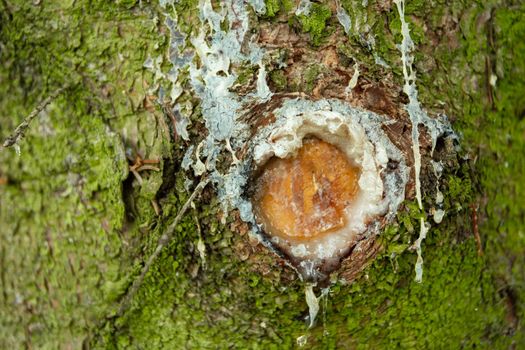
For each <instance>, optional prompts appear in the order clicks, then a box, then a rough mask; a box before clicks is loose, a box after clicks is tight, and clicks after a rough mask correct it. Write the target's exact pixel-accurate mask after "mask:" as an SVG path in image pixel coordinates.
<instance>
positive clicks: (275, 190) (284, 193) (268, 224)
mask: <svg viewBox="0 0 525 350" xmlns="http://www.w3.org/2000/svg"><path fill="white" fill-rule="evenodd" d="M358 179H359V168H358V167H356V166H354V165H353V164H351V162H350V161H349V160H348V158H347V157H346V155H345V154H344V153H343V152H342V151H341V150H339V149H338V148H337V147H335V146H334V145H331V144H329V143H327V142H324V141H322V140H319V139H317V138H308V139H305V140H303V146H302V147H301V149H299V150H298V152H297V154H296V155H295V156H294V157H291V158H286V159H281V158H277V157H274V158H272V159H270V160H269V161H268V162H267V163H266V164H265V166H264V169H263V170H262V173H261V175H260V176H259V177H258V179H257V186H256V192H255V195H254V197H253V199H254V207H255V213H256V215H257V218H258V220H259V223H261V224H262V225H263V228H264V229H265V231H266V232H267V233H268V234H270V235H272V236H274V235H277V236H280V237H283V238H291V239H296V240H304V239H311V238H313V237H316V236H319V235H322V234H324V233H327V232H330V231H333V230H337V229H340V228H342V227H344V226H345V225H346V223H347V217H346V213H345V208H346V207H347V206H348V205H349V204H350V203H351V202H352V199H353V198H354V196H355V194H356V192H357V189H358V183H357V182H358Z"/></svg>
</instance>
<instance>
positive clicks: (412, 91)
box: [394, 0, 428, 282]
mask: <svg viewBox="0 0 525 350" xmlns="http://www.w3.org/2000/svg"><path fill="white" fill-rule="evenodd" d="M394 2H395V4H396V6H397V11H398V13H399V17H400V20H401V34H402V35H403V40H402V42H401V45H399V51H400V52H401V61H402V64H403V76H404V78H405V85H404V86H403V91H404V92H405V93H406V94H407V96H408V101H409V102H408V104H407V105H406V106H405V108H406V111H407V112H408V114H409V116H410V121H411V122H412V151H413V153H414V173H415V180H416V200H417V204H418V206H419V209H421V210H423V203H422V200H421V182H420V179H419V175H420V171H421V154H420V151H419V130H418V127H419V124H421V122H422V117H425V118H428V116H426V114H425V112H424V111H423V110H422V109H421V106H420V104H419V100H418V98H417V88H416V73H415V71H414V69H413V67H412V64H413V62H414V57H413V56H412V55H411V52H412V51H413V50H414V42H413V41H412V38H411V37H410V29H409V28H408V23H407V22H406V21H405V1H404V0H394ZM427 232H428V227H427V226H426V223H425V219H424V218H421V219H420V231H419V237H418V239H417V240H416V242H415V243H414V247H415V248H416V252H417V261H416V266H415V272H416V277H415V280H416V282H421V281H422V279H423V257H422V255H421V242H422V241H423V240H424V239H425V238H426V235H427Z"/></svg>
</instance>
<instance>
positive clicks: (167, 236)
mask: <svg viewBox="0 0 525 350" xmlns="http://www.w3.org/2000/svg"><path fill="white" fill-rule="evenodd" d="M208 181H209V180H208V179H207V178H203V179H202V180H201V181H200V182H199V184H198V185H197V187H195V189H194V190H193V193H192V194H191V195H190V198H188V200H187V201H186V203H184V205H183V206H182V208H181V209H180V210H179V212H178V214H177V216H176V217H175V220H173V222H172V223H171V225H170V226H169V227H168V228H167V229H166V232H164V233H163V234H162V236H161V237H160V238H159V241H158V244H157V247H156V248H155V251H154V252H153V254H151V255H150V257H149V258H148V261H147V262H146V264H145V265H144V267H143V268H142V271H141V273H140V276H139V277H137V278H136V279H135V281H133V285H132V286H131V288H130V289H129V291H128V293H127V294H126V296H125V297H124V299H122V302H121V303H120V306H119V309H118V311H117V314H116V316H117V317H120V316H122V315H123V314H124V313H125V312H126V310H127V309H128V307H129V305H130V303H131V300H132V299H133V297H134V295H135V294H136V293H137V291H138V290H139V288H140V286H141V285H142V283H143V282H144V278H145V277H146V274H147V273H148V271H149V269H150V268H151V266H152V265H153V263H154V262H155V260H157V258H158V257H159V255H160V252H161V251H162V249H163V248H164V247H165V246H167V245H168V243H169V242H170V241H171V238H172V237H173V232H175V228H176V227H177V225H178V224H179V222H180V220H181V219H182V217H183V216H184V214H185V213H186V212H187V211H188V209H189V207H190V205H191V203H192V202H193V201H194V200H195V198H196V197H197V196H198V195H199V194H200V193H201V192H202V190H203V189H204V187H206V185H207V184H208Z"/></svg>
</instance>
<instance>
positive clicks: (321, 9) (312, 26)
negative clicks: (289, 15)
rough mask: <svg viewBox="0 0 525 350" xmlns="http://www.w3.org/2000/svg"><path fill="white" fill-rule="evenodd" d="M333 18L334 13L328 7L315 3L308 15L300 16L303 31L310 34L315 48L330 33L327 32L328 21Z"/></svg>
mask: <svg viewBox="0 0 525 350" xmlns="http://www.w3.org/2000/svg"><path fill="white" fill-rule="evenodd" d="M331 16H332V11H331V10H330V8H329V7H328V6H326V5H322V4H318V3H313V4H312V6H311V7H310V13H309V14H308V15H300V16H298V19H299V22H300V23H301V26H302V29H303V31H304V32H306V33H310V39H311V42H312V44H313V45H314V46H319V45H321V42H322V40H323V38H325V37H326V36H327V35H328V33H327V31H326V21H327V20H328V19H329V18H330V17H331Z"/></svg>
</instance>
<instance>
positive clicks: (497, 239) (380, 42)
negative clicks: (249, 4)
mask: <svg viewBox="0 0 525 350" xmlns="http://www.w3.org/2000/svg"><path fill="white" fill-rule="evenodd" d="M340 3H341V4H342V6H343V7H344V8H345V9H346V10H347V12H348V13H349V15H350V17H351V18H352V19H353V22H352V23H353V25H352V28H351V31H350V33H349V36H348V38H347V39H345V40H344V44H343V45H341V46H340V48H339V51H340V52H341V53H342V54H344V55H346V56H348V57H349V58H351V59H354V60H356V61H358V62H359V64H360V65H361V66H362V67H363V70H364V71H367V74H368V78H370V79H372V80H376V81H380V80H381V79H383V78H384V75H383V73H384V71H383V70H382V69H384V68H381V67H382V66H380V65H378V64H376V62H377V59H376V57H374V54H377V56H378V57H380V58H381V59H382V60H383V61H384V63H385V64H387V65H388V66H390V68H389V69H390V71H391V79H392V80H393V81H394V82H396V83H397V84H398V85H399V86H401V85H402V74H401V65H400V62H399V52H398V50H397V49H396V46H395V45H396V43H399V42H400V35H401V34H400V22H399V17H398V14H397V12H396V11H395V6H393V5H392V4H391V3H390V2H388V1H368V2H363V1H360V0H359V1H352V0H349V1H345V0H341V1H340ZM365 3H367V4H365ZM268 8H269V9H271V11H269V12H267V14H266V15H263V16H260V17H259V18H257V17H256V16H255V15H253V20H254V23H255V24H254V26H255V27H256V26H258V25H265V23H266V24H267V23H271V25H275V24H279V23H285V24H287V25H289V26H290V27H291V28H293V29H294V30H295V31H296V32H297V33H299V34H300V35H303V34H302V33H303V32H305V34H304V37H305V40H307V38H308V37H309V38H310V40H311V42H310V46H309V47H310V49H311V50H312V51H315V50H318V47H319V46H322V45H323V42H325V41H327V40H330V36H333V35H338V36H343V35H344V32H343V31H342V30H341V28H340V25H339V23H338V22H337V19H336V17H335V10H334V7H333V6H332V4H331V3H326V4H320V5H315V9H314V10H315V11H314V12H315V13H314V15H312V16H310V17H304V16H295V15H294V14H293V12H294V9H295V5H294V4H291V2H290V1H281V2H280V1H270V2H268ZM164 11H173V12H175V13H178V14H179V17H180V20H181V23H182V25H186V26H187V27H188V28H191V26H195V25H197V24H196V21H195V18H196V13H197V4H196V3H195V2H192V1H181V2H178V3H177V4H176V5H175V7H174V8H169V9H168V10H162V9H161V8H160V7H157V5H156V4H152V3H149V2H146V1H142V2H140V1H119V2H116V3H109V2H106V1H88V0H76V1H42V2H38V1H34V2H28V1H16V0H3V1H1V2H0V16H1V17H0V20H1V21H0V30H1V32H0V60H1V63H2V64H1V67H0V96H1V98H0V111H1V112H0V118H1V119H0V126H1V129H0V136H1V137H2V139H3V138H5V137H6V136H7V135H8V134H9V133H10V132H11V131H12V130H13V129H14V128H15V127H16V125H17V124H18V123H20V122H21V121H22V119H23V117H24V116H26V115H27V114H28V113H29V112H30V111H31V110H32V109H33V108H34V106H36V105H37V103H38V102H39V101H40V100H42V99H43V98H45V96H46V95H47V94H48V93H49V92H51V91H53V90H55V89H56V88H58V87H60V86H64V85H66V84H67V85H70V86H71V87H70V88H69V89H68V90H67V91H66V92H65V93H64V94H63V95H61V96H60V97H59V98H58V99H56V100H55V101H54V102H53V103H52V104H51V105H50V106H49V107H48V108H47V109H46V111H45V112H43V113H42V114H41V115H40V117H39V119H38V120H36V121H35V123H34V124H33V125H32V128H31V131H30V132H29V133H28V135H27V136H26V137H25V138H24V139H23V141H22V142H21V143H20V146H21V155H20V156H17V155H16V154H15V152H14V151H13V150H5V149H4V150H2V151H1V153H0V159H1V161H0V228H1V229H0V267H1V274H0V284H1V288H0V289H1V293H0V347H1V348H20V347H24V346H25V347H27V348H49V349H55V348H79V347H80V346H81V344H84V345H86V346H91V347H93V348H186V347H188V348H230V347H233V348H264V349H266V348H279V349H281V348H293V347H295V346H297V338H298V337H300V336H303V335H306V336H307V339H308V340H307V342H308V343H307V345H306V347H308V348H373V349H375V348H460V347H461V348H474V347H476V348H491V349H506V348H509V347H512V346H515V347H517V348H519V347H520V346H523V345H525V338H524V334H525V332H523V326H522V325H521V320H523V318H524V317H525V303H524V302H523V300H524V298H525V277H524V276H525V270H524V269H525V268H524V266H525V233H524V231H523V222H524V215H525V208H524V207H525V206H524V205H523V200H522V198H523V197H525V187H524V185H523V173H525V155H524V151H523V150H524V149H525V144H524V143H525V137H524V135H525V122H524V118H523V116H524V111H525V99H524V96H525V78H524V77H525V64H524V63H523V62H524V61H523V60H522V58H523V57H525V44H524V42H523V38H524V37H525V7H524V5H522V4H519V3H518V2H514V1H511V0H507V1H489V2H486V1H483V2H481V1H480V2H476V1H453V2H452V3H447V4H445V3H444V2H440V1H434V2H431V3H429V2H424V1H416V0H412V1H407V8H406V12H407V15H408V20H409V21H410V24H411V26H412V37H413V38H414V40H415V42H416V45H417V47H418V51H417V53H416V69H417V72H418V87H419V91H420V98H421V102H422V104H423V106H424V107H425V108H426V109H428V110H429V112H431V113H441V112H443V113H445V114H447V115H448V116H449V117H450V119H451V120H452V122H453V125H454V127H455V129H457V130H458V131H459V133H460V136H461V145H462V149H461V150H460V151H458V153H457V154H456V153H455V152H445V151H443V152H445V153H446V154H447V155H448V156H449V157H450V158H449V161H448V162H449V164H448V167H447V168H446V169H447V170H446V173H445V174H444V175H443V178H442V182H441V185H440V188H441V191H443V193H444V194H445V202H444V203H445V204H444V209H445V210H446V216H445V219H444V221H443V222H442V223H441V224H439V225H434V226H433V228H432V229H431V231H430V232H429V236H428V238H427V240H426V241H425V242H424V248H423V253H424V257H425V265H424V266H425V274H424V279H423V283H421V284H418V283H415V282H414V281H413V268H414V263H415V259H416V256H415V253H414V252H413V251H411V250H409V249H407V248H408V246H409V242H413V241H414V239H415V238H416V237H417V229H414V228H415V227H416V228H417V225H418V219H419V217H420V216H421V215H422V213H421V212H420V211H419V210H418V209H417V205H415V204H414V203H412V202H407V203H405V206H404V207H403V208H402V210H400V212H399V215H398V222H397V223H396V224H394V225H391V226H390V227H389V228H388V229H387V230H385V232H384V233H383V234H382V235H381V237H380V240H381V244H382V246H383V249H382V252H381V254H380V255H379V257H377V258H376V259H375V260H374V261H373V262H372V263H371V265H370V266H369V267H368V268H367V269H366V270H365V272H364V273H363V274H362V275H361V276H360V277H359V278H358V279H357V280H356V281H354V282H353V283H352V284H351V285H344V284H341V283H338V284H335V285H333V286H332V287H331V288H330V293H329V294H328V296H327V297H325V298H323V299H322V300H321V313H320V315H319V318H318V323H317V326H316V327H314V328H313V329H310V330H308V329H307V325H306V324H305V321H304V319H305V316H306V315H307V313H308V310H307V306H306V302H305V300H304V286H303V285H302V283H301V282H300V281H299V280H298V279H297V277H296V276H295V275H294V274H293V273H292V272H291V271H289V270H288V269H287V268H284V267H282V266H278V265H276V261H275V259H274V258H273V257H272V256H271V255H267V256H266V257H264V259H263V260H257V261H254V259H251V258H250V255H251V254H252V252H253V248H252V247H251V246H250V245H249V244H247V239H245V237H241V236H240V235H239V234H238V232H239V229H238V227H236V225H237V223H236V221H235V220H234V218H233V217H230V218H228V219H227V223H226V224H225V225H224V224H221V222H220V217H221V213H220V210H219V205H218V203H217V199H215V196H214V194H213V191H212V189H211V188H208V189H207V190H206V191H205V192H204V193H203V194H202V196H201V199H200V200H199V201H197V202H196V209H195V210H193V209H192V210H191V211H189V212H188V213H187V215H185V217H184V219H183V220H182V222H181V223H180V225H178V227H177V229H176V235H175V237H174V239H173V240H172V241H171V243H170V244H169V246H168V247H167V248H166V249H164V250H163V252H162V254H161V256H160V258H159V259H158V260H157V261H156V262H155V264H154V265H153V267H152V269H151V270H150V272H149V273H148V274H147V276H146V279H145V281H144V283H143V285H142V286H141V287H140V288H139V290H138V293H137V294H136V295H135V297H134V298H133V300H132V305H131V307H130V308H129V309H128V310H127V312H125V314H124V315H123V316H121V317H115V314H116V311H117V308H118V305H119V304H118V303H119V301H120V300H121V299H122V297H123V296H124V295H125V293H126V291H127V290H128V288H129V287H130V285H131V283H132V281H133V279H134V278H136V277H137V276H138V274H139V273H140V269H141V267H142V266H143V264H144V261H145V260H146V259H147V257H148V256H149V254H150V253H151V252H152V251H153V250H154V249H155V247H156V245H157V239H158V237H159V236H160V235H161V233H162V232H163V231H164V229H165V228H166V227H167V226H168V225H169V224H170V222H171V221H172V220H173V218H174V216H175V214H176V212H177V210H178V208H180V207H181V205H182V203H184V201H185V200H186V199H187V198H188V196H189V192H188V191H187V189H186V187H187V181H186V180H187V178H188V177H190V178H191V175H190V174H187V173H185V172H184V171H182V170H181V169H180V166H179V164H180V161H181V160H182V156H183V154H184V150H185V149H186V147H187V146H189V145H190V144H192V143H194V142H195V141H183V140H182V139H181V138H180V137H179V136H177V135H176V133H175V132H174V126H173V125H172V121H171V119H170V115H169V113H165V112H166V110H165V109H164V107H165V106H162V105H159V104H158V103H157V102H156V101H157V97H156V96H157V95H156V93H154V92H153V91H155V89H154V88H155V85H156V84H158V83H159V82H160V83H162V79H158V78H159V77H155V76H154V74H153V73H151V72H150V71H149V70H147V69H144V68H143V63H144V62H145V61H146V59H147V58H148V57H152V58H155V57H165V55H166V52H167V44H168V41H169V36H168V30H167V28H165V26H164V24H163V18H164V14H163V13H164ZM173 12H172V13H173ZM257 22H258V23H257ZM367 36H373V37H374V38H375V46H374V47H373V48H371V47H369V45H368V46H367V44H366V43H367V42H369V41H367ZM158 66H159V69H160V71H163V70H164V71H165V70H166V67H165V65H164V64H163V63H162V62H160V61H158ZM269 66H270V67H271V66H272V63H271V62H270V63H269ZM239 69H240V70H241V69H242V67H241V68H239ZM305 69H306V70H307V71H308V72H310V74H307V75H305V76H304V77H302V79H303V80H297V81H290V79H289V77H288V76H286V75H285V74H284V73H283V72H282V71H280V70H279V69H277V68H276V69H274V70H273V71H272V72H270V74H269V77H270V79H272V80H273V84H274V85H273V86H272V88H273V89H274V90H276V91H306V92H309V91H307V90H309V89H310V90H311V89H313V87H314V86H315V84H316V79H321V78H320V75H322V74H323V69H322V67H320V68H319V67H315V66H309V67H305ZM244 70H245V71H246V72H247V73H246V74H245V75H247V76H246V77H244V78H245V80H243V81H239V84H240V85H244V84H250V82H253V79H252V78H251V77H250V76H249V75H250V74H253V70H251V69H250V67H248V68H245V69H244ZM491 82H492V84H491ZM183 99H185V100H186V102H187V103H188V104H189V106H190V107H191V108H189V109H190V110H191V111H192V114H191V117H190V119H191V122H192V125H191V128H190V130H189V133H190V139H191V140H194V139H197V138H198V137H199V135H200V134H201V132H202V124H201V120H200V111H199V107H198V101H197V100H194V99H192V98H190V97H188V96H184V97H183ZM440 147H441V148H442V149H445V148H446V145H441V146H440ZM137 154H140V155H141V157H142V158H146V159H156V160H159V161H160V164H159V165H158V166H159V167H160V169H161V170H160V171H158V172H156V171H154V170H147V171H143V172H141V173H140V175H141V177H142V182H139V181H138V180H137V179H136V178H135V177H134V176H133V175H132V174H131V173H130V172H129V171H128V166H129V164H131V163H133V159H134V158H135V157H136V155H137ZM128 158H129V159H128ZM429 173H430V172H429ZM426 178H427V179H428V180H427V181H428V182H432V181H433V180H432V177H431V175H430V174H427V176H426ZM431 185H432V184H427V185H426V187H425V188H427V189H430V188H432V187H433V185H432V186H431ZM426 195H427V196H426V199H425V202H426V206H425V207H426V208H430V207H431V206H432V202H433V194H432V193H431V191H430V190H428V191H427V192H426ZM158 208H160V211H159V210H157V209H158ZM473 218H476V219H475V220H473ZM474 221H476V222H474ZM475 223H477V225H475ZM476 226H477V227H476ZM475 231H479V235H480V238H481V243H482V249H483V255H480V254H479V247H478V244H477V242H476V237H475V236H476V235H475ZM199 237H202V239H203V240H204V243H205V246H206V258H205V260H203V259H202V257H201V255H200V254H199V250H198V244H197V243H198V241H199ZM258 257H259V256H258Z"/></svg>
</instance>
